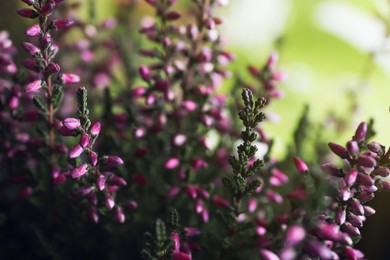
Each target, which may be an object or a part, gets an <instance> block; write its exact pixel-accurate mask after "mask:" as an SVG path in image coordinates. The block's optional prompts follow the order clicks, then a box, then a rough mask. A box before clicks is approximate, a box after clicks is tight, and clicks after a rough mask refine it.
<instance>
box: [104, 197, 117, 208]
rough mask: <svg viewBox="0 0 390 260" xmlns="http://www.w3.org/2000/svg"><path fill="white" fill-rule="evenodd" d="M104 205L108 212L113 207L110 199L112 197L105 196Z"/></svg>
mask: <svg viewBox="0 0 390 260" xmlns="http://www.w3.org/2000/svg"><path fill="white" fill-rule="evenodd" d="M104 205H105V206H106V208H107V209H108V210H111V209H112V208H113V207H114V206H115V200H114V198H113V197H112V195H110V194H108V195H107V197H106V200H105V202H104Z"/></svg>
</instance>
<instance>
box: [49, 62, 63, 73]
mask: <svg viewBox="0 0 390 260" xmlns="http://www.w3.org/2000/svg"><path fill="white" fill-rule="evenodd" d="M60 69H61V68H60V65H58V64H57V63H54V62H50V63H49V65H47V68H46V70H47V72H49V73H57V72H59V71H60Z"/></svg>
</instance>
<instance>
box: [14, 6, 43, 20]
mask: <svg viewBox="0 0 390 260" xmlns="http://www.w3.org/2000/svg"><path fill="white" fill-rule="evenodd" d="M16 12H17V13H18V15H20V16H22V17H25V18H31V19H34V18H37V17H38V16H39V14H38V13H37V12H36V11H34V10H33V9H29V8H23V9H20V10H18V11H16Z"/></svg>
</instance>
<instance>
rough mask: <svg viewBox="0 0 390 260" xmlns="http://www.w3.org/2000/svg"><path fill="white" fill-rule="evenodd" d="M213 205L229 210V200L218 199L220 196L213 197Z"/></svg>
mask: <svg viewBox="0 0 390 260" xmlns="http://www.w3.org/2000/svg"><path fill="white" fill-rule="evenodd" d="M213 203H214V204H215V205H217V206H221V207H225V208H229V207H230V202H229V200H227V199H225V198H223V197H220V196H214V197H213Z"/></svg>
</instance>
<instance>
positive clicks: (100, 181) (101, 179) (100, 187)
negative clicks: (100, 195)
mask: <svg viewBox="0 0 390 260" xmlns="http://www.w3.org/2000/svg"><path fill="white" fill-rule="evenodd" d="M96 187H97V189H98V190H100V191H102V190H104V188H105V187H106V177H104V176H103V175H100V176H99V177H98V178H97V180H96Z"/></svg>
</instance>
